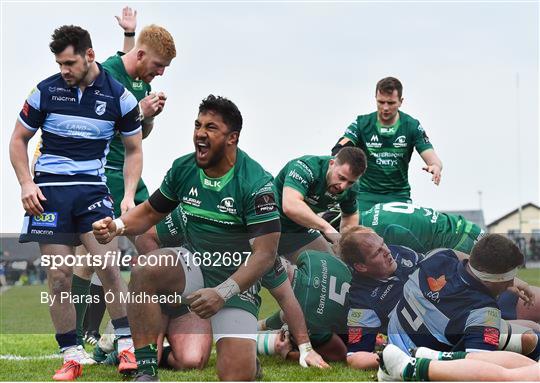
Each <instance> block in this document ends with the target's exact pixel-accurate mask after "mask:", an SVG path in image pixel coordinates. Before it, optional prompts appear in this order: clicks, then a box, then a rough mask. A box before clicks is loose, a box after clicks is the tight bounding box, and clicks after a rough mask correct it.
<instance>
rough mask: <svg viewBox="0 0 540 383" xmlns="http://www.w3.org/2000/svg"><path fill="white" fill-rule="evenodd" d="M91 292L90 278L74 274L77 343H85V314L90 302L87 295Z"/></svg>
mask: <svg viewBox="0 0 540 383" xmlns="http://www.w3.org/2000/svg"><path fill="white" fill-rule="evenodd" d="M88 294H90V280H87V279H83V278H81V277H78V276H76V275H75V274H73V278H72V279H71V297H72V299H73V300H74V301H75V302H76V303H74V306H75V314H76V316H77V319H76V330H77V344H80V345H83V343H84V341H83V323H84V314H86V308H87V307H88V304H87V303H86V301H85V299H86V296H87V295H88Z"/></svg>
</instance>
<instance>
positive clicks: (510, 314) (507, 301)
mask: <svg viewBox="0 0 540 383" xmlns="http://www.w3.org/2000/svg"><path fill="white" fill-rule="evenodd" d="M517 301H518V296H517V295H516V294H512V293H511V292H508V291H505V292H504V293H502V294H501V295H499V298H498V299H497V304H498V305H499V309H500V310H501V318H502V319H506V320H514V319H517V312H516V306H517Z"/></svg>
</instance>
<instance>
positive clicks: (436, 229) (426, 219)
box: [360, 202, 485, 254]
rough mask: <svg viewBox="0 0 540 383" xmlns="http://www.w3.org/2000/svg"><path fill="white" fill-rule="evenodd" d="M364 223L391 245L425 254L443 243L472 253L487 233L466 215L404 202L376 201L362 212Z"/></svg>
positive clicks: (362, 223) (450, 247)
mask: <svg viewBox="0 0 540 383" xmlns="http://www.w3.org/2000/svg"><path fill="white" fill-rule="evenodd" d="M360 224H361V225H363V226H366V227H370V228H372V229H373V230H374V231H375V232H376V233H377V234H379V235H380V236H381V237H382V238H383V239H384V242H385V243H386V244H387V245H401V246H406V247H409V248H411V249H412V250H414V251H416V252H418V253H423V254H425V253H427V252H428V251H430V250H433V249H438V248H442V247H444V248H448V249H454V250H457V251H461V252H462V253H465V254H470V253H471V249H472V247H473V246H474V244H475V243H476V242H478V240H480V238H482V236H483V235H484V234H485V233H484V231H483V230H482V229H481V228H480V227H479V226H478V225H475V224H474V223H472V222H470V221H468V220H466V219H465V218H464V217H463V216H460V215H454V214H447V213H441V212H438V211H436V210H434V209H431V208H427V207H421V206H418V205H414V204H409V203H404V202H389V203H384V204H376V205H374V206H373V207H372V208H371V209H369V210H368V211H365V212H362V213H361V215H360Z"/></svg>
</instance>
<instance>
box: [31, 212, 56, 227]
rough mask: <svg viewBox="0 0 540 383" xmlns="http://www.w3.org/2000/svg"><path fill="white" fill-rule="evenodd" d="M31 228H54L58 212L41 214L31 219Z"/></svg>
mask: <svg viewBox="0 0 540 383" xmlns="http://www.w3.org/2000/svg"><path fill="white" fill-rule="evenodd" d="M32 225H33V226H46V227H56V226H57V225H58V212H43V213H41V214H40V215H34V216H33V217H32Z"/></svg>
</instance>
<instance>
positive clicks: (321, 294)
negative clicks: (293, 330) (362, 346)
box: [259, 250, 351, 361]
mask: <svg viewBox="0 0 540 383" xmlns="http://www.w3.org/2000/svg"><path fill="white" fill-rule="evenodd" d="M282 260H283V263H284V264H285V265H286V268H287V273H288V275H289V279H290V281H291V284H292V288H293V290H294V295H295V296H296V299H297V300H298V302H300V305H301V307H302V311H303V313H304V316H305V318H306V324H307V327H308V331H309V339H310V341H311V344H312V345H313V347H314V348H315V350H316V351H317V352H318V353H319V354H321V356H322V357H323V358H324V359H325V360H328V361H341V360H345V357H346V353H347V347H346V346H345V343H344V342H343V340H342V339H341V337H340V335H342V334H345V333H346V332H347V324H346V319H347V312H348V292H349V288H350V282H351V272H350V271H349V268H348V267H347V265H346V264H344V263H343V262H342V261H341V260H339V259H338V258H336V257H334V256H333V255H332V254H330V253H324V252H321V251H315V250H305V251H304V252H302V253H301V254H300V255H299V256H298V260H297V265H296V266H295V265H292V264H290V263H289V262H287V261H285V259H283V258H282ZM286 318H290V316H288V315H286V313H285V312H284V311H283V310H280V311H278V312H276V313H275V314H273V315H271V316H270V317H268V318H265V319H262V320H260V321H259V330H263V331H264V330H270V329H274V330H275V329H280V328H282V326H283V324H284V323H287V324H289V323H291V321H290V320H288V319H286ZM289 327H290V326H289ZM293 335H294V334H293ZM297 341H298V340H297Z"/></svg>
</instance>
